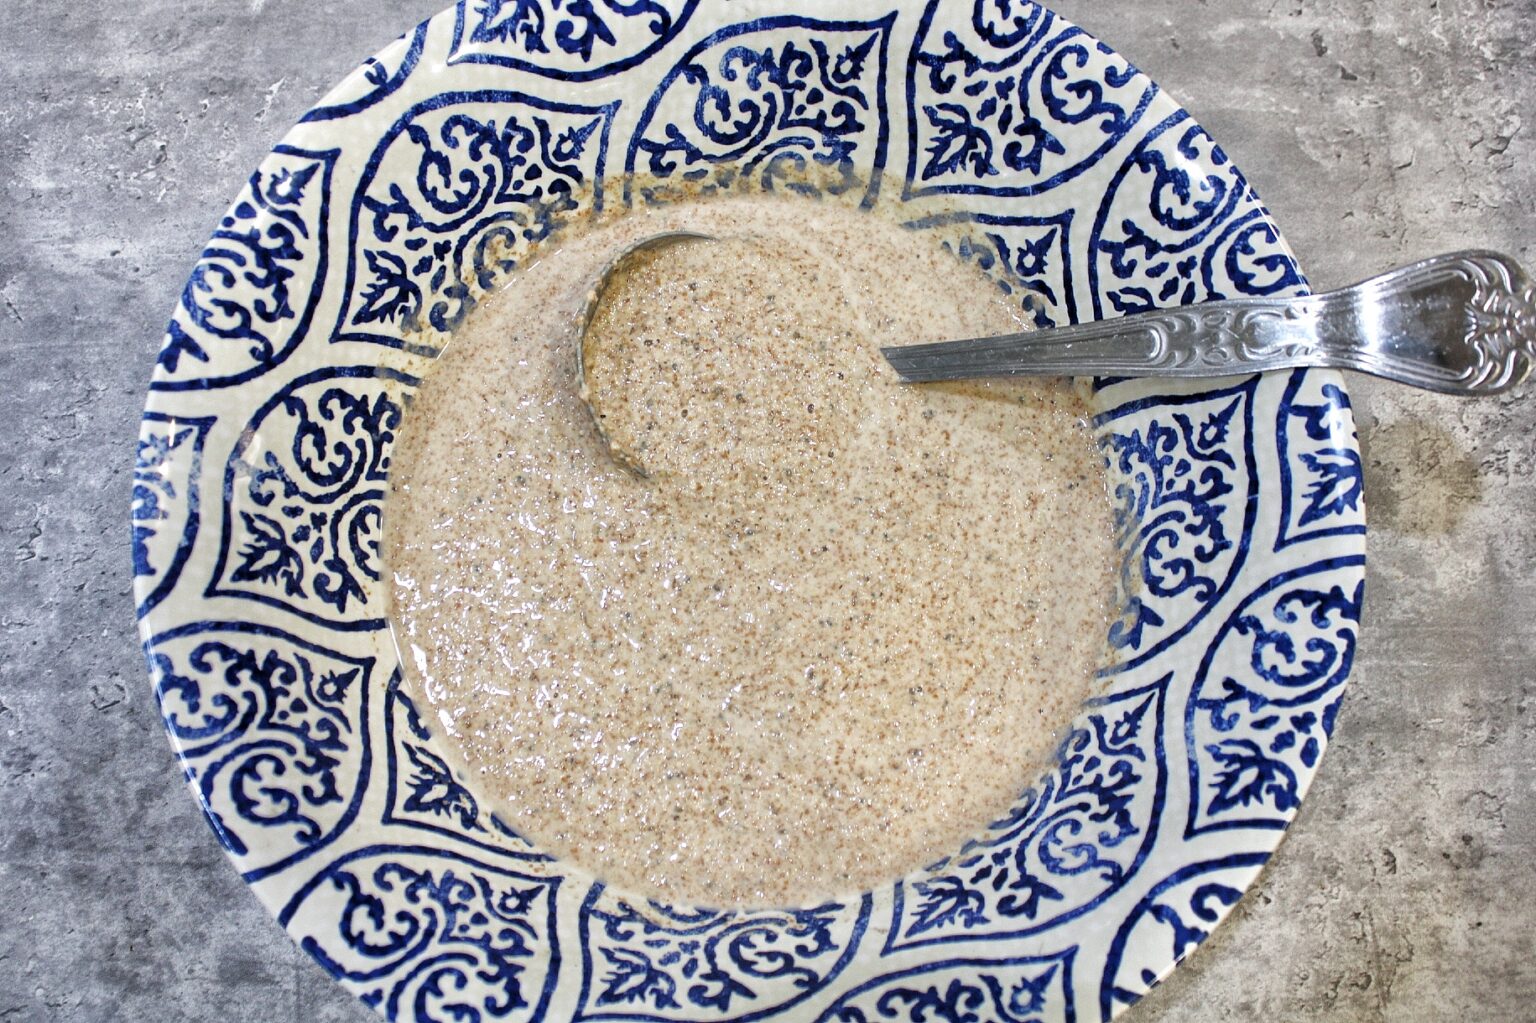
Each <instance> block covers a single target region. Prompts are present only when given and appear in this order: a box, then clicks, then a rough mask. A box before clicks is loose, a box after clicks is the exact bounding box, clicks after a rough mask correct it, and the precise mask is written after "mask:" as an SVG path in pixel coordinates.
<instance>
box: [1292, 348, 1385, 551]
mask: <svg viewBox="0 0 1536 1023" xmlns="http://www.w3.org/2000/svg"><path fill="white" fill-rule="evenodd" d="M1275 446H1276V450H1277V452H1278V454H1279V462H1280V535H1279V537H1278V538H1277V539H1276V541H1275V549H1276V550H1282V549H1284V548H1286V547H1289V546H1290V545H1291V544H1294V543H1299V542H1300V541H1302V540H1309V539H1314V538H1317V537H1323V536H1338V535H1341V534H1345V533H1364V532H1365V506H1364V504H1363V500H1364V490H1365V479H1364V466H1363V465H1362V464H1361V462H1360V449H1359V445H1358V443H1357V442H1356V436H1355V420H1354V413H1353V411H1352V410H1351V407H1350V401H1349V395H1347V394H1345V393H1344V391H1343V389H1342V388H1341V387H1339V386H1338V385H1337V384H1333V383H1324V382H1323V378H1322V375H1321V374H1318V373H1306V372H1303V371H1300V370H1298V371H1296V372H1295V373H1293V374H1292V375H1291V379H1290V381H1289V382H1288V383H1287V384H1286V388H1285V394H1284V395H1282V396H1281V399H1280V411H1279V413H1278V415H1277V418H1276V421H1275Z"/></svg>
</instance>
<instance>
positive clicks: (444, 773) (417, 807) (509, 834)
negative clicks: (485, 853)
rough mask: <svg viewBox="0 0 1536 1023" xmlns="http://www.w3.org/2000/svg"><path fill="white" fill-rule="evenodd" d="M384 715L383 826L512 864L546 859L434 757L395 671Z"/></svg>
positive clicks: (428, 734)
mask: <svg viewBox="0 0 1536 1023" xmlns="http://www.w3.org/2000/svg"><path fill="white" fill-rule="evenodd" d="M384 715H385V718H384V720H385V734H386V737H387V739H388V743H387V749H386V754H385V756H386V758H387V760H388V766H389V769H388V772H387V775H388V790H387V792H386V794H385V797H384V802H385V809H384V822H385V823H386V824H400V825H403V826H405V827H409V828H416V829H419V830H422V831H430V832H435V833H436V834H439V835H443V836H446V837H449V838H452V839H454V840H456V841H459V842H466V843H468V844H470V845H473V846H479V847H481V848H483V849H488V850H491V851H492V852H496V853H499V854H501V855H503V856H512V857H515V858H517V859H522V860H529V861H534V860H548V859H550V857H549V856H548V855H547V854H545V853H541V852H539V851H537V850H536V849H535V848H534V847H533V845H532V844H531V843H530V842H529V841H528V840H527V839H525V838H523V837H522V836H521V835H519V834H517V833H516V832H515V831H513V830H512V829H511V828H509V827H507V826H506V824H504V823H503V822H502V821H501V820H500V819H499V818H498V817H497V816H496V815H495V813H494V812H493V811H492V810H491V809H490V808H488V807H484V806H482V805H480V802H479V801H478V800H476V799H475V796H474V794H473V793H472V792H470V790H469V788H468V787H467V786H465V785H464V783H463V782H462V781H461V780H460V779H459V777H458V776H457V775H456V773H455V772H454V770H453V768H452V766H451V765H450V764H449V763H448V762H447V761H446V760H445V759H443V757H442V756H440V755H439V754H438V753H437V752H436V749H437V748H438V747H436V745H435V744H434V741H433V738H432V732H431V730H430V729H429V728H428V727H427V723H426V720H425V719H424V718H423V717H422V715H421V713H420V712H419V711H418V710H417V709H416V704H415V702H414V701H413V700H412V699H411V698H410V697H409V696H407V695H406V694H405V692H404V691H403V690H402V689H401V677H400V675H399V673H398V672H397V673H396V675H395V677H394V678H393V679H391V680H390V684H389V691H388V693H387V695H386V697H385V701H384Z"/></svg>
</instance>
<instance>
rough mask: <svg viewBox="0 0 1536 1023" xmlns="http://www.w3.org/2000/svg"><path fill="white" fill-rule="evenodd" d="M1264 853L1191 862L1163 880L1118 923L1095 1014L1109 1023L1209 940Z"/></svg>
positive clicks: (1251, 877) (1259, 864)
mask: <svg viewBox="0 0 1536 1023" xmlns="http://www.w3.org/2000/svg"><path fill="white" fill-rule="evenodd" d="M1267 858H1268V855H1267V854H1263V855H1260V854H1253V853H1246V854H1244V853H1238V854H1234V855H1230V856H1226V857H1223V858H1221V859H1218V860H1213V861H1209V862H1198V863H1191V864H1188V865H1185V866H1182V867H1180V868H1179V869H1177V870H1175V871H1174V872H1173V873H1171V874H1170V875H1168V876H1167V877H1166V878H1164V879H1163V880H1162V881H1160V882H1158V884H1157V885H1156V886H1154V887H1153V888H1152V890H1151V891H1150V892H1149V893H1148V894H1147V896H1146V897H1145V898H1143V899H1142V901H1141V902H1140V904H1138V905H1137V906H1136V908H1135V909H1133V910H1132V911H1131V913H1130V915H1129V916H1127V917H1126V919H1125V921H1124V922H1123V923H1122V924H1121V926H1120V929H1119V932H1118V933H1117V934H1116V935H1115V939H1114V941H1113V942H1112V943H1111V945H1110V949H1109V956H1108V957H1107V961H1106V965H1105V970H1104V977H1103V981H1102V983H1101V984H1100V987H1099V1012H1100V1016H1101V1018H1103V1019H1106V1020H1107V1019H1110V1018H1111V1017H1113V1016H1115V1015H1116V1014H1117V1013H1118V1012H1119V1011H1120V1010H1121V1009H1123V1008H1125V1007H1126V1006H1128V1005H1130V1004H1132V1003H1133V1002H1135V1001H1136V1000H1137V999H1138V998H1140V997H1141V996H1142V995H1144V994H1146V993H1147V992H1148V991H1150V990H1152V988H1153V987H1155V986H1156V985H1157V983H1158V981H1160V980H1161V979H1162V978H1163V976H1164V975H1165V974H1166V973H1167V972H1168V971H1169V970H1171V969H1172V968H1173V967H1174V965H1175V964H1177V963H1179V962H1182V961H1183V959H1184V957H1185V956H1187V955H1189V954H1190V953H1191V952H1193V951H1194V950H1195V949H1196V948H1197V947H1199V945H1200V943H1201V942H1202V941H1204V940H1205V939H1206V938H1208V937H1210V933H1211V928H1213V927H1214V926H1215V925H1216V924H1217V923H1218V922H1219V921H1220V920H1221V919H1222V917H1224V916H1226V914H1227V911H1228V910H1230V909H1231V908H1232V907H1233V906H1234V905H1236V904H1237V900H1238V899H1240V898H1241V897H1242V894H1243V891H1244V890H1245V889H1246V888H1247V887H1248V885H1249V884H1250V883H1251V882H1252V880H1253V878H1254V876H1255V875H1257V874H1258V872H1259V868H1260V867H1262V866H1263V865H1264V861H1265V860H1266V859H1267Z"/></svg>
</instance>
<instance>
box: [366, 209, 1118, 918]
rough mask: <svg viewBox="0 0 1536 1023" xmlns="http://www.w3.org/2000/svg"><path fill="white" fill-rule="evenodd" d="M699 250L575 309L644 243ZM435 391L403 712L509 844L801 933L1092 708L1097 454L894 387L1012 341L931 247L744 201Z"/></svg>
mask: <svg viewBox="0 0 1536 1023" xmlns="http://www.w3.org/2000/svg"><path fill="white" fill-rule="evenodd" d="M678 229H687V230H691V231H702V232H705V233H708V234H710V235H712V236H714V237H715V238H716V239H717V240H715V241H709V242H697V243H692V242H691V243H687V244H685V245H683V246H680V247H678V248H674V249H670V250H666V251H665V252H664V253H663V254H662V255H661V256H660V257H658V258H656V259H653V260H649V261H647V262H643V263H639V264H637V265H636V266H635V267H634V268H633V270H632V271H631V272H629V273H628V274H627V275H626V277H625V278H624V279H623V280H621V281H619V282H617V283H616V284H615V285H614V287H613V289H612V290H611V291H610V293H609V295H608V296H607V299H608V300H607V302H606V303H605V305H604V307H603V309H602V311H600V313H599V315H598V316H597V318H596V319H595V320H594V322H593V324H592V328H591V332H590V333H589V335H588V341H587V355H588V372H587V380H588V384H589V386H590V388H591V391H592V393H593V394H594V396H595V397H596V399H597V404H598V407H599V409H600V411H601V413H602V415H603V417H604V418H603V423H604V428H605V430H606V432H607V433H608V434H609V436H610V437H611V438H612V439H613V440H614V442H615V443H616V444H619V445H621V446H622V447H623V448H624V449H625V450H626V451H628V452H630V453H631V454H632V455H633V456H634V457H635V458H636V460H637V461H638V462H639V463H640V464H642V465H643V466H644V467H645V469H646V471H647V473H648V474H649V478H647V479H641V478H638V477H636V476H635V475H633V474H631V473H629V472H627V471H625V470H624V469H623V468H621V467H619V466H618V465H616V464H615V463H614V462H613V461H612V459H611V458H610V457H609V456H608V454H607V452H606V450H605V449H604V447H603V445H602V442H601V440H600V439H599V437H598V434H597V432H596V430H595V429H594V427H593V424H592V421H591V418H590V417H589V415H588V412H587V410H586V408H585V407H584V406H583V405H582V403H581V401H580V399H579V396H578V383H577V379H576V373H575V359H574V343H575V337H576V328H577V323H578V320H579V316H580V313H581V310H582V308H583V302H584V299H585V295H586V290H587V288H588V287H589V286H590V284H591V283H592V282H593V280H594V279H595V276H596V274H597V273H598V271H599V269H600V268H601V267H602V266H603V265H604V263H606V261H607V260H608V259H609V258H611V257H612V255H613V254H614V253H615V252H617V251H618V250H620V249H621V248H623V247H624V246H626V245H628V244H630V243H631V242H633V241H635V240H638V239H639V238H642V237H644V236H647V235H650V234H654V233H656V232H659V231H666V230H678ZM538 257H539V258H538V259H537V260H536V261H535V262H533V263H532V264H531V265H528V266H525V267H523V268H522V269H520V270H518V271H517V272H516V273H515V274H514V275H513V276H512V278H511V279H510V280H509V282H508V283H507V284H506V286H505V288H504V289H503V290H502V291H500V292H499V293H497V294H496V295H493V296H492V297H491V298H489V299H488V300H487V301H485V302H484V303H482V305H481V307H480V308H479V309H477V310H476V311H475V312H474V313H473V314H472V315H471V316H470V318H469V319H468V320H467V321H466V323H465V324H464V325H463V326H462V327H461V328H460V329H459V330H458V331H457V332H456V333H455V334H454V336H453V340H452V343H451V344H450V345H449V347H448V349H447V351H446V352H445V354H444V355H443V356H442V358H441V359H440V360H439V361H438V363H437V365H436V366H435V367H434V369H433V371H432V372H431V373H430V374H429V375H428V377H427V379H426V381H425V383H424V384H423V386H422V387H421V389H420V391H419V392H418V393H417V395H416V397H415V399H414V402H413V404H412V406H411V409H410V412H409V415H408V417H407V421H406V423H405V429H404V431H403V435H402V438H401V442H400V444H399V446H398V448H397V450H396V452H395V455H394V461H393V467H392V472H391V487H392V495H391V497H390V500H389V505H388V509H387V515H386V538H385V541H386V546H387V559H388V564H389V565H390V567H391V572H392V580H393V588H392V600H393V621H394V626H395V630H396V635H397V639H398V642H399V644H400V647H401V651H402V654H403V656H404V659H405V663H406V665H407V671H408V678H407V685H408V687H409V688H410V689H411V690H412V692H413V695H414V696H415V698H416V700H417V703H418V706H419V707H421V709H422V710H423V712H424V713H426V714H428V715H429V716H430V718H431V719H432V720H433V721H434V722H436V726H437V727H436V728H435V729H434V731H435V732H436V733H437V739H436V741H437V743H438V745H439V751H440V752H447V753H448V754H449V755H450V758H452V759H456V760H457V763H456V765H455V766H456V767H457V768H458V769H459V770H460V772H461V775H462V777H463V778H464V779H465V782H466V784H467V785H468V787H469V788H470V789H471V790H472V791H473V792H475V794H476V795H477V796H478V797H480V798H482V799H484V800H487V801H489V803H490V804H492V805H493V806H494V808H495V810H496V812H497V813H498V815H499V816H500V817H501V819H502V820H504V821H505V822H506V823H507V824H508V825H509V826H510V827H512V828H513V829H515V830H517V831H518V832H519V833H521V834H524V835H526V836H528V837H529V838H530V839H532V840H533V841H534V842H536V843H537V844H538V845H539V846H540V847H542V848H543V849H545V850H547V851H549V852H552V853H554V854H556V855H557V856H560V857H562V858H567V859H569V860H571V861H573V862H575V863H577V864H579V865H581V866H582V867H585V868H586V869H587V870H589V871H591V872H593V873H594V874H596V875H597V876H598V877H600V878H602V879H603V880H605V881H608V882H610V883H614V884H617V885H619V886H620V887H622V888H626V889H629V890H631V891H634V892H637V893H639V894H644V895H651V896H654V897H657V898H661V899H665V900H670V901H686V902H693V903H697V904H703V905H713V906H724V905H769V904H782V905H793V904H801V903H807V902H811V901H814V900H817V899H819V898H823V897H826V896H830V895H841V894H847V893H849V892H851V891H854V890H860V889H864V888H868V887H871V886H874V885H878V884H882V883H886V882H889V881H891V880H892V879H894V878H896V877H898V876H900V875H902V874H904V873H906V872H908V871H911V870H914V869H917V868H919V867H921V866H923V865H924V864H926V863H928V862H931V861H933V860H935V859H938V858H939V857H942V856H944V855H946V854H949V853H953V852H955V851H957V850H958V849H959V848H960V846H961V844H962V842H963V841H964V840H965V839H966V838H968V837H970V836H972V835H974V834H976V833H977V832H978V831H979V830H980V829H981V828H982V827H984V826H985V825H986V824H987V823H988V822H989V821H991V820H993V819H995V818H996V817H998V816H999V815H1001V814H1002V813H1003V812H1004V811H1005V810H1006V809H1007V808H1008V806H1009V805H1010V803H1011V802H1012V801H1013V799H1014V798H1015V797H1016V796H1017V795H1018V793H1019V792H1020V791H1021V790H1022V789H1023V788H1024V787H1025V786H1026V785H1028V784H1030V783H1031V782H1032V781H1033V780H1034V779H1035V777H1036V776H1037V775H1038V773H1039V771H1040V769H1041V767H1042V766H1043V764H1044V763H1045V761H1046V758H1047V757H1048V756H1049V754H1050V752H1051V750H1052V749H1053V747H1054V745H1055V742H1056V739H1057V737H1058V734H1059V731H1060V729H1061V728H1062V727H1063V726H1064V725H1065V724H1066V723H1067V721H1068V720H1069V719H1070V717H1071V716H1072V714H1073V713H1074V712H1075V711H1076V709H1077V707H1078V706H1079V705H1080V704H1081V702H1082V701H1083V699H1084V698H1085V697H1086V696H1088V695H1089V693H1090V689H1091V687H1092V678H1093V673H1094V669H1095V668H1096V667H1097V665H1098V663H1099V661H1100V659H1101V655H1102V652H1103V650H1104V635H1105V630H1106V615H1107V602H1108V599H1109V597H1110V591H1111V562H1112V551H1111V546H1112V545H1111V535H1112V534H1111V522H1110V506H1109V499H1108V496H1107V493H1106V486H1105V473H1104V467H1103V462H1102V458H1101V455H1100V454H1099V453H1098V451H1097V450H1096V449H1095V447H1094V445H1093V443H1092V440H1091V438H1090V436H1089V433H1088V430H1087V428H1086V426H1085V424H1084V420H1085V418H1086V416H1087V408H1086V405H1085V404H1084V402H1083V400H1082V399H1081V398H1080V396H1079V395H1078V394H1077V392H1075V391H1074V390H1073V389H1072V388H1071V387H1070V386H1069V385H1067V384H1064V383H1055V382H1029V383H1006V384H1004V383H996V384H977V385H965V386H954V387H948V386H946V387H903V386H901V385H899V384H898V383H897V382H896V379H895V376H894V374H893V373H892V371H891V370H890V369H889V368H888V367H887V366H886V365H885V363H884V361H883V359H882V358H881V356H880V353H879V351H878V348H879V346H880V345H881V344H894V343H906V342H916V341H930V340H939V339H944V338H957V337H970V336H976V335H981V334H993V333H1001V332H1005V331H1012V330H1018V329H1021V328H1022V326H1023V324H1022V322H1021V315H1020V313H1019V310H1018V306H1017V303H1016V300H1011V299H1009V298H1007V297H1006V296H1004V295H1003V294H1002V293H1001V292H1000V291H999V290H998V289H997V288H996V286H995V285H994V284H992V283H991V282H990V281H988V280H987V279H986V278H984V277H983V276H981V275H980V273H979V272H978V271H976V270H975V269H973V268H972V267H970V266H968V265H966V264H964V263H962V262H960V261H959V260H957V259H956V258H955V257H954V256H952V255H950V254H949V253H947V252H945V251H943V250H942V249H941V248H939V247H938V245H937V244H936V243H935V242H934V240H933V239H931V238H930V237H928V236H925V235H922V234H918V233H914V232H911V231H907V230H905V229H903V228H901V227H899V226H897V225H895V224H892V223H890V222H887V221H885V220H883V219H881V218H880V216H879V215H877V214H869V213H861V212H858V211H854V210H851V209H845V208H842V207H839V206H837V205H835V204H833V203H829V202H822V203H813V202H812V201H810V200H804V199H790V198H774V197H769V196H755V197H738V198H731V199H716V200H710V201H698V202H691V203H683V204H678V205H673V206H662V207H654V208H650V209H640V210H634V211H630V212H627V213H625V214H624V215H623V216H620V217H615V218H611V219H608V220H605V221H601V222H596V223H589V224H582V225H575V226H574V227H572V228H571V229H570V230H568V231H567V232H565V233H564V234H562V235H561V236H559V237H558V239H557V240H555V241H552V242H549V243H546V244H545V246H544V247H543V248H542V249H541V250H540V251H539V253H538Z"/></svg>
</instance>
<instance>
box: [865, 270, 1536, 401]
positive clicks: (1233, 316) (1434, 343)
mask: <svg viewBox="0 0 1536 1023" xmlns="http://www.w3.org/2000/svg"><path fill="white" fill-rule="evenodd" d="M883 351H884V353H885V357H886V359H887V360H889V361H890V363H891V365H892V366H893V367H894V368H895V370H896V372H897V373H898V374H899V375H900V376H901V379H902V380H903V381H905V382H908V383H916V382H921V381H929V380H960V379H967V378H971V377H983V376H1016V375H1032V376H1155V377H1215V376H1232V375H1238V374H1244V373H1254V372H1259V371H1263V370H1276V369H1294V368H1297V367H1320V366H1326V367H1333V368H1337V369H1353V370H1359V371H1361V372H1363V373H1371V374H1374V375H1376V376H1379V377H1385V378H1386V379H1388V380H1395V381H1398V382H1399V383H1404V384H1411V385H1413V386H1415V387H1423V388H1427V389H1428V390H1431V391H1440V392H1442V393H1446V394H1468V395H1473V394H1497V393H1499V392H1500V391H1504V390H1507V389H1509V388H1510V387H1513V386H1515V385H1516V384H1518V383H1520V382H1521V381H1522V380H1524V379H1525V378H1526V376H1527V375H1528V374H1529V373H1530V372H1531V369H1532V366H1533V365H1536V288H1533V286H1532V284H1531V279H1530V278H1529V277H1528V276H1527V275H1526V273H1525V271H1523V270H1522V269H1521V268H1520V266H1519V265H1518V264H1517V263H1516V262H1515V261H1514V260H1513V259H1511V258H1509V257H1508V256H1502V255H1499V254H1498V253H1495V252H1484V251H1468V252H1454V253H1449V254H1447V255H1443V256H1434V257H1432V258H1430V259H1426V260H1423V261H1421V262H1418V263H1412V264H1410V265H1408V266H1405V267H1402V268H1400V269H1397V270H1392V271H1389V272H1387V273H1384V274H1381V275H1380V276H1377V277H1372V278H1370V279H1369V280H1366V281H1362V282H1361V283H1359V284H1356V285H1353V286H1352V287H1348V288H1341V289H1339V290H1338V291H1330V292H1326V293H1324V294H1321V295H1309V296H1306V297H1303V298H1279V299H1267V298H1243V299H1234V300H1230V301H1221V302H1206V303H1202V304H1199V305H1191V306H1183V307H1181V308H1176V309H1165V310H1154V311H1152V312H1146V313H1137V314H1134V315H1131V316H1124V317H1120V318H1118V319H1110V320H1098V321H1095V322H1092V323H1079V324H1075V325H1073V326H1068V327H1053V328H1050V329H1048V330H1041V331H1028V332H1025V333H1022V334H1006V335H1002V336H1000V337H988V338H975V339H972V340H969V341H945V342H940V343H938V344H923V345H907V346H902V347H896V348H886V349H883Z"/></svg>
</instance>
